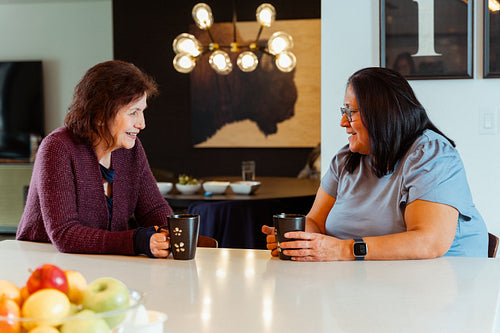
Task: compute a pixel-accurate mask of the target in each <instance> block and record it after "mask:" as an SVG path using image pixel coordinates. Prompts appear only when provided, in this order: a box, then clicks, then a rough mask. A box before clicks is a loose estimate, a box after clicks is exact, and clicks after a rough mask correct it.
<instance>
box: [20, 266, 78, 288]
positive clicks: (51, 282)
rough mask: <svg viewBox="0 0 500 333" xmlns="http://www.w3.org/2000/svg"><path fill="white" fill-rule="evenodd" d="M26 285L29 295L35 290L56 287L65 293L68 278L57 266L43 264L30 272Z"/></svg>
mask: <svg viewBox="0 0 500 333" xmlns="http://www.w3.org/2000/svg"><path fill="white" fill-rule="evenodd" d="M26 286H27V287H28V292H29V293H30V295H31V294H33V293H34V292H35V291H37V290H40V289H46V288H52V289H57V290H59V291H61V292H63V293H65V294H66V293H67V292H68V278H67V277H66V274H65V273H64V271H63V270H62V269H60V268H59V267H57V266H55V265H51V264H44V265H42V266H40V267H38V268H37V269H36V270H35V271H34V272H33V273H31V276H30V277H29V279H28V282H27V283H26Z"/></svg>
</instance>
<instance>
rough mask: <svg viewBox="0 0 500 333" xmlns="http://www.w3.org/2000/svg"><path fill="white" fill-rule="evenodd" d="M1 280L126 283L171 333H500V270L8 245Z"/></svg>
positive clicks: (457, 261) (257, 253) (480, 262)
mask: <svg viewBox="0 0 500 333" xmlns="http://www.w3.org/2000/svg"><path fill="white" fill-rule="evenodd" d="M0 262H1V266H2V269H1V270H0V279H1V280H4V279H5V280H11V281H13V282H14V283H16V284H17V285H18V286H22V285H23V284H24V283H25V282H26V280H27V278H28V277H29V274H30V272H29V269H35V268H36V267H38V266H40V265H41V264H44V263H52V264H55V265H58V266H59V267H61V268H62V269H65V270H67V269H74V270H78V271H80V272H81V273H82V274H83V275H84V276H85V277H86V278H87V280H88V281H89V282H90V281H92V280H93V279H96V278H98V277H103V276H112V277H116V278H118V279H120V280H122V281H123V282H125V284H127V286H129V287H130V288H133V289H137V290H140V291H144V292H145V293H146V303H145V305H146V308H148V309H149V310H157V311H162V312H165V313H166V314H167V315H168V320H167V324H166V327H167V332H188V333H190V332H222V333H223V332H231V333H234V332H238V333H240V332H243V333H244V332H252V333H255V332H273V333H276V332H287V333H288V332H301V333H303V332H384V333H386V332H426V333H427V332H495V329H497V330H498V328H496V327H495V325H497V323H496V318H497V316H498V311H499V310H498V305H499V295H500V261H499V260H496V259H487V258H439V259H434V260H417V261H414V260H408V261H364V262H360V261H354V262H326V263H299V262H288V261H280V260H279V259H277V258H271V257H270V254H269V252H268V251H264V250H243V249H241V250H240V249H211V248H199V249H198V250H197V254H196V258H195V259H194V260H191V261H176V260H173V259H149V258H146V257H127V256H108V255H78V254H64V253H59V252H58V251H57V250H56V249H55V248H54V247H53V246H52V245H50V244H41V243H30V242H19V241H3V242H0Z"/></svg>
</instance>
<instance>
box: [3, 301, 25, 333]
mask: <svg viewBox="0 0 500 333" xmlns="http://www.w3.org/2000/svg"><path fill="white" fill-rule="evenodd" d="M0 317H7V318H9V319H7V320H4V321H2V320H0V332H2V333H18V332H21V322H20V321H19V320H17V319H16V318H19V317H20V310H19V305H18V304H17V303H16V302H15V301H14V300H12V299H10V298H7V297H5V296H0Z"/></svg>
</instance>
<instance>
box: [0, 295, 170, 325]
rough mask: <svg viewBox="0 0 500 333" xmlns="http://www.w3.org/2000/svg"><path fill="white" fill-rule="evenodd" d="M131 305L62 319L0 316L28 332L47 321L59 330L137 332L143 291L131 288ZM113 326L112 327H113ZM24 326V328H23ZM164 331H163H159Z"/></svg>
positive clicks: (0, 320)
mask: <svg viewBox="0 0 500 333" xmlns="http://www.w3.org/2000/svg"><path fill="white" fill-rule="evenodd" d="M129 295H130V305H129V306H128V307H126V308H124V309H119V310H114V311H108V312H101V313H91V314H85V313H86V312H88V311H90V310H85V309H84V310H82V311H85V312H82V313H81V314H80V315H78V314H73V315H71V316H67V317H64V318H61V319H57V320H52V321H44V320H43V319H40V318H26V317H22V318H16V317H3V316H0V322H4V323H5V322H7V323H11V324H12V323H14V324H15V323H18V324H19V326H20V332H27V331H28V330H30V329H33V328H34V327H37V326H39V325H40V324H43V323H46V324H50V325H52V326H54V327H56V328H57V329H58V330H59V332H61V333H67V332H72V333H76V332H109V333H115V332H119V333H128V332H136V331H137V330H136V329H135V327H136V325H137V324H136V315H137V309H138V308H139V306H142V303H143V302H144V296H143V294H142V293H140V292H138V291H136V290H132V289H129ZM111 326H112V327H111ZM23 328H24V329H23ZM158 332H162V331H158Z"/></svg>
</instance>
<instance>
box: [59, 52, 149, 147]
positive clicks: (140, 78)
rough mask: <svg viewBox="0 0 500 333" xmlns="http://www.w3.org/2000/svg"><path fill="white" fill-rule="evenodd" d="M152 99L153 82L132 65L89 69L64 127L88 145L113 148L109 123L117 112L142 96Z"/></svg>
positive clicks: (107, 64)
mask: <svg viewBox="0 0 500 333" xmlns="http://www.w3.org/2000/svg"><path fill="white" fill-rule="evenodd" d="M144 93H146V95H147V97H148V98H149V97H151V96H155V95H157V94H158V87H157V85H156V83H155V81H154V80H153V79H152V78H151V77H150V76H148V75H147V74H145V73H143V72H142V71H141V70H140V69H139V68H137V67H136V66H134V65H133V64H130V63H127V62H124V61H119V60H112V61H106V62H103V63H100V64H97V65H95V66H94V67H92V68H90V69H89V70H88V71H87V72H86V73H85V75H84V76H83V78H82V79H81V81H80V82H79V83H78V84H77V85H76V87H75V92H74V94H73V101H72V102H71V105H70V107H69V113H68V114H67V115H66V118H65V121H64V122H65V124H66V127H67V128H68V129H69V131H70V132H71V133H73V135H75V136H77V137H78V138H80V139H81V140H83V141H85V142H88V143H90V144H96V143H97V142H98V141H99V140H104V141H105V142H106V144H107V145H108V147H111V146H112V145H113V144H114V139H113V136H112V135H111V133H110V131H109V126H108V125H109V123H110V122H111V121H112V120H113V119H114V117H115V116H116V114H117V113H118V110H119V109H120V108H122V107H124V106H126V105H128V104H130V103H131V102H134V101H136V100H138V99H140V98H142V97H143V96H144Z"/></svg>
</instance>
